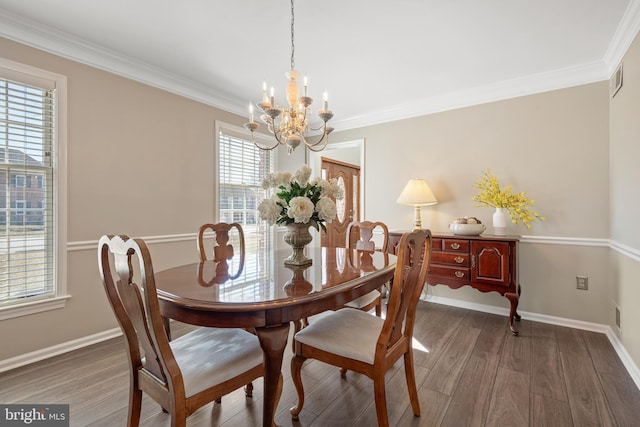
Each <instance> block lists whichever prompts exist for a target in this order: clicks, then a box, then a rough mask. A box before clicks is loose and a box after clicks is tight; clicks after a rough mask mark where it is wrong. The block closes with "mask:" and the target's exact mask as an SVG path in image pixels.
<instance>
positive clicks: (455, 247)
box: [451, 243, 460, 249]
mask: <svg viewBox="0 0 640 427" xmlns="http://www.w3.org/2000/svg"><path fill="white" fill-rule="evenodd" d="M451 249H460V244H459V243H452V244H451Z"/></svg>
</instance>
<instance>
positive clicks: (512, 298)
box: [504, 286, 521, 335]
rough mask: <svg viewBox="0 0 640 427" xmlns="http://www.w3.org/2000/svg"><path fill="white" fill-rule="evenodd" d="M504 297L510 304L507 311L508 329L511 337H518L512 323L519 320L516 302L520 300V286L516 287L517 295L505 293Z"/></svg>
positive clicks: (517, 331)
mask: <svg viewBox="0 0 640 427" xmlns="http://www.w3.org/2000/svg"><path fill="white" fill-rule="evenodd" d="M504 296H505V297H506V298H507V299H508V300H509V302H510V303H511V309H510V310H509V328H510V329H511V333H512V334H513V335H518V334H519V333H520V331H519V330H518V327H517V326H516V325H515V323H514V321H516V320H520V319H521V317H520V315H519V314H518V301H519V300H520V286H518V293H506V294H504Z"/></svg>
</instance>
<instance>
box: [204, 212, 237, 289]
mask: <svg viewBox="0 0 640 427" xmlns="http://www.w3.org/2000/svg"><path fill="white" fill-rule="evenodd" d="M234 229H235V230H236V235H235V236H233V235H231V234H230V233H231V232H232V231H233V230H234ZM208 231H212V232H214V233H215V240H214V242H213V247H211V248H209V249H208V250H207V245H206V243H205V238H204V237H205V233H206V232H208ZM229 240H232V241H236V242H237V243H238V251H239V252H240V254H239V262H238V268H237V270H236V272H235V273H233V274H229V278H230V279H236V278H237V277H238V276H240V273H242V269H243V268H244V258H245V249H244V231H243V230H242V226H241V225H240V224H238V223H237V222H232V223H226V222H219V223H216V224H210V223H209V224H203V225H201V226H200V229H199V230H198V253H199V254H200V261H206V260H207V259H208V257H207V252H210V253H211V254H212V255H213V258H212V259H213V260H214V261H216V262H222V261H227V262H228V261H230V260H232V259H233V258H234V256H235V255H236V251H235V249H234V247H233V245H231V244H229Z"/></svg>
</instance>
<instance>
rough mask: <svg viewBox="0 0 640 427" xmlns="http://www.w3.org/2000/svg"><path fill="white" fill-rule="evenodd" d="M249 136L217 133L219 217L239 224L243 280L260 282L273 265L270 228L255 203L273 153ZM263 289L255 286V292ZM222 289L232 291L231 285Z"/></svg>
mask: <svg viewBox="0 0 640 427" xmlns="http://www.w3.org/2000/svg"><path fill="white" fill-rule="evenodd" d="M249 138H250V137H247V136H243V135H242V133H240V132H238V131H233V130H228V129H226V128H222V129H221V130H220V131H219V133H218V218H219V220H220V221H221V222H237V223H239V224H240V225H241V226H242V229H243V231H244V235H245V249H246V256H245V266H244V270H243V276H244V280H243V281H244V282H245V283H246V282H250V281H253V282H254V283H256V285H259V284H260V283H263V282H264V281H265V280H271V277H272V274H271V272H272V268H273V266H272V260H271V257H270V256H269V253H270V252H271V251H272V250H273V230H272V227H271V226H269V225H268V224H267V223H266V222H265V221H262V220H261V219H260V216H259V213H258V204H259V203H260V202H261V201H262V200H263V199H264V197H265V196H266V191H265V190H264V189H263V188H262V181H263V180H264V178H265V177H266V176H267V174H269V173H271V172H272V171H273V154H272V153H271V152H269V151H264V150H260V149H258V148H257V147H256V146H255V145H254V144H253V143H252V142H251V140H250V139H249ZM229 286H233V284H231V283H230V284H229ZM223 287H225V285H223ZM244 289H245V291H246V290H247V289H248V288H247V287H245V288H244ZM263 289H265V287H264V286H257V287H256V288H255V290H254V292H261V291H262V290H263ZM221 291H224V292H227V293H233V289H224V290H222V289H221ZM237 297H238V299H243V298H242V296H240V295H238V296H237Z"/></svg>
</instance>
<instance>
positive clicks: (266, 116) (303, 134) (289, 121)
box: [244, 0, 333, 154]
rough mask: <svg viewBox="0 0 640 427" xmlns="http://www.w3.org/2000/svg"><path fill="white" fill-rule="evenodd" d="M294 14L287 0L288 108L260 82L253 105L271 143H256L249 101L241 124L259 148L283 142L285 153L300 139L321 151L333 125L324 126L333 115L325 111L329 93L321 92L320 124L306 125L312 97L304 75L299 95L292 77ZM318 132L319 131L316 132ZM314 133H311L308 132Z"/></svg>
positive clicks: (309, 147)
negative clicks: (257, 99)
mask: <svg viewBox="0 0 640 427" xmlns="http://www.w3.org/2000/svg"><path fill="white" fill-rule="evenodd" d="M293 28H294V13H293V0H291V69H290V70H289V71H288V72H287V73H285V76H286V77H287V79H288V80H289V83H287V91H286V94H287V103H288V104H289V106H288V107H283V106H281V105H277V104H276V98H275V90H274V88H273V86H272V87H271V90H270V92H269V96H267V83H266V82H263V83H262V101H261V102H259V103H258V104H257V106H258V108H259V109H260V111H261V112H262V114H261V115H260V120H262V121H263V122H264V123H266V124H267V128H268V130H269V133H270V134H271V135H273V137H274V138H275V142H274V143H273V145H271V146H265V145H261V144H258V143H257V142H256V139H255V135H254V132H255V131H256V129H258V128H259V127H260V124H259V123H257V122H256V121H254V118H253V104H249V123H245V125H244V127H245V129H247V130H249V131H251V139H252V140H253V143H254V144H255V145H256V146H257V147H258V148H260V149H262V150H273V149H274V148H276V147H278V146H279V145H286V146H287V152H288V153H289V154H291V152H293V150H295V149H296V147H297V146H298V145H300V143H301V142H303V143H304V145H305V146H306V147H307V148H308V149H310V150H312V151H322V150H323V149H324V148H325V147H326V146H327V143H328V142H329V134H330V133H331V132H332V131H333V128H332V127H330V126H327V122H328V121H329V120H331V118H332V117H333V113H332V112H331V110H329V99H328V98H329V96H328V95H327V92H324V103H323V106H322V109H321V110H319V111H318V117H320V119H322V122H323V123H322V125H321V126H319V127H317V128H313V127H311V126H310V124H309V119H308V117H309V116H310V115H311V109H310V108H309V106H310V105H311V104H312V103H313V98H310V97H309V96H308V81H307V77H306V76H305V77H304V86H303V94H302V96H299V88H298V83H297V82H296V79H297V78H298V77H299V76H300V73H298V72H297V71H296V70H295V56H294V54H295V44H294V31H293ZM318 131H321V133H319V134H318ZM310 132H311V133H313V132H316V134H315V135H311V134H310Z"/></svg>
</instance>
